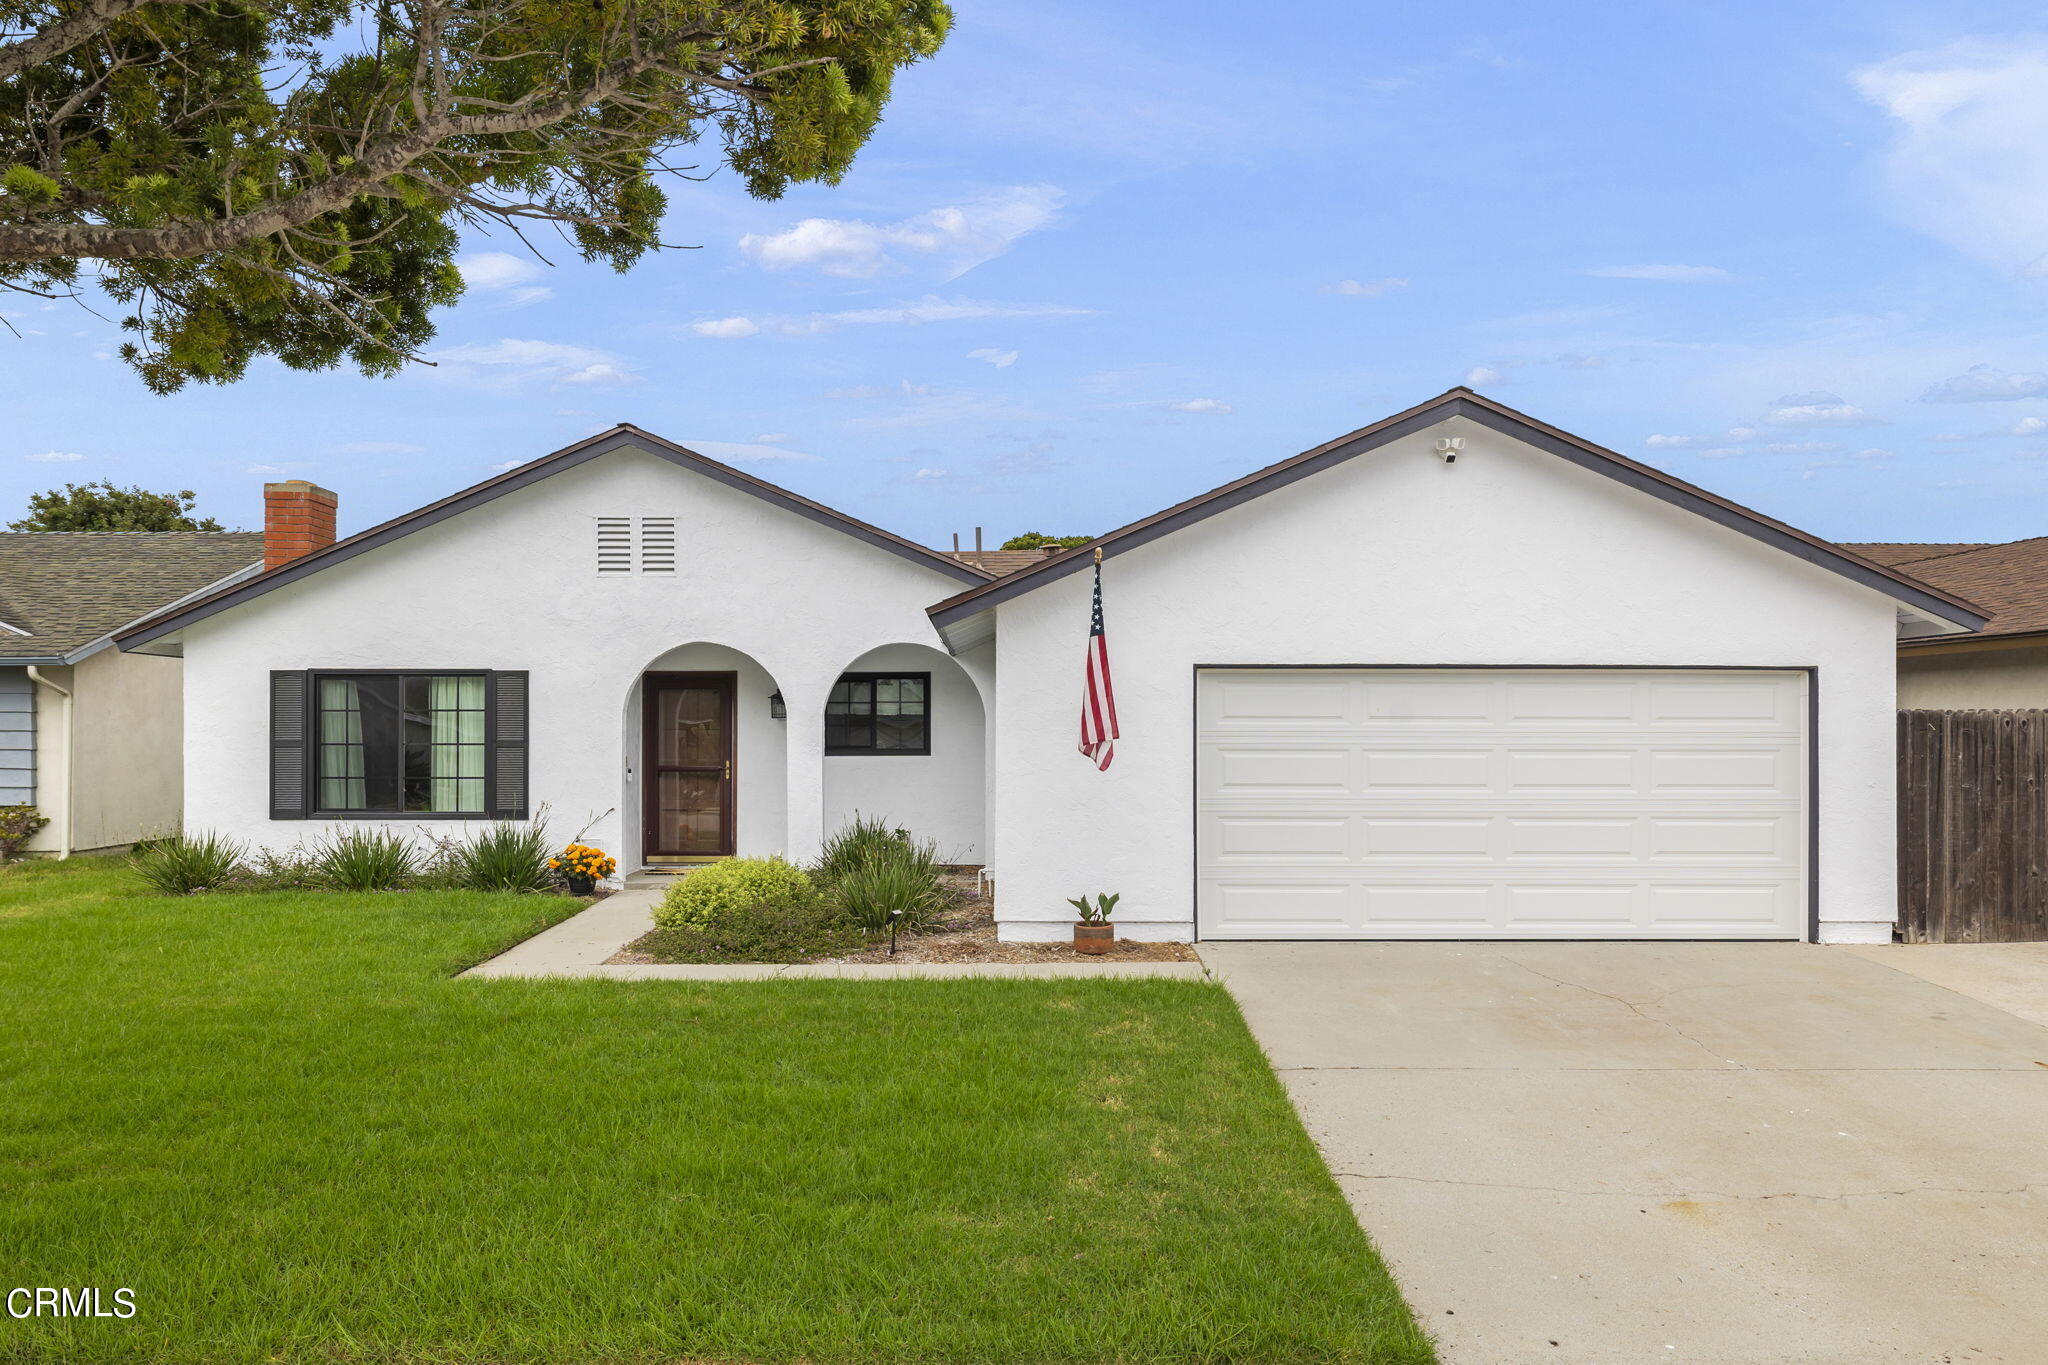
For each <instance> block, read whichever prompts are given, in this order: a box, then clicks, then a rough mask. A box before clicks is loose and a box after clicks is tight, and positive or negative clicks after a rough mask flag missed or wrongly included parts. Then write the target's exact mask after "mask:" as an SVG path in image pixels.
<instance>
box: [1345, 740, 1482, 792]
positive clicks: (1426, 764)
mask: <svg viewBox="0 0 2048 1365" xmlns="http://www.w3.org/2000/svg"><path fill="white" fill-rule="evenodd" d="M1498 757H1499V755H1498V753H1497V751H1496V750H1494V749H1493V748H1490V747H1489V748H1484V749H1385V748H1377V749H1367V750H1365V751H1364V753H1363V755H1362V758H1363V762H1362V765H1361V766H1362V769H1363V771H1364V773H1365V782H1364V786H1365V789H1366V790H1367V791H1370V792H1393V791H1414V792H1445V791H1450V790H1453V789H1460V788H1462V789H1464V790H1467V791H1490V790H1492V788H1493V785H1494V782H1495V778H1494V764H1495V763H1496V761H1497V760H1498Z"/></svg>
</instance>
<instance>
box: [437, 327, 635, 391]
mask: <svg viewBox="0 0 2048 1365" xmlns="http://www.w3.org/2000/svg"><path fill="white" fill-rule="evenodd" d="M427 358H428V359H430V360H433V361H435V362H436V363H437V364H439V365H440V367H441V373H443V374H444V375H446V376H447V377H449V378H450V379H456V380H467V381H470V382H475V383H482V384H487V385H491V386H494V387H515V386H520V385H526V384H534V383H543V384H592V385H603V386H609V385H614V384H630V383H633V382H635V381H637V380H638V379H639V377H640V376H638V375H636V374H634V373H633V372H632V370H631V369H630V368H629V367H628V366H627V365H626V363H625V362H624V361H622V360H620V359H619V358H618V357H617V356H614V355H609V354H607V353H606V352H604V351H594V350H591V349H590V348H588V347H585V346H565V345H563V344H562V343H560V342H555V341H522V340H519V339H517V338H513V337H506V338H505V339H503V340H501V341H494V342H491V343H490V344H489V345H482V346H455V347H451V348H449V349H448V350H445V351H434V352H430V353H429V355H428V357H427Z"/></svg>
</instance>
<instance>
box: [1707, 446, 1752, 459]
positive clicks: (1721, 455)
mask: <svg viewBox="0 0 2048 1365" xmlns="http://www.w3.org/2000/svg"><path fill="white" fill-rule="evenodd" d="M1743 453H1744V451H1743V449H1742V447H1741V446H1715V447H1713V448H1712V449H1711V450H1702V451H1701V452H1700V458H1701V459H1703V460H1725V459H1727V458H1728V457H1729V456H1730V455H1741V454H1743Z"/></svg>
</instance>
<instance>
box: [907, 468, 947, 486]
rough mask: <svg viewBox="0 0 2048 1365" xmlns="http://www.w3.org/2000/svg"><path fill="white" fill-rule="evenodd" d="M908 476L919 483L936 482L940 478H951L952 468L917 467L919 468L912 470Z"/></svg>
mask: <svg viewBox="0 0 2048 1365" xmlns="http://www.w3.org/2000/svg"><path fill="white" fill-rule="evenodd" d="M910 477H911V478H912V479H915V480H916V481H918V482H919V483H936V482H938V481H939V480H940V479H950V478H952V477H953V471H952V470H950V469H930V468H926V469H919V470H917V471H915V472H913V473H912V474H911V475H910Z"/></svg>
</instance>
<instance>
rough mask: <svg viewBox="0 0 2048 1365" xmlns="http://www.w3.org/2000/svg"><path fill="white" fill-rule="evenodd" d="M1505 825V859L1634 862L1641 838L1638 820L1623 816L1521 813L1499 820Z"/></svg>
mask: <svg viewBox="0 0 2048 1365" xmlns="http://www.w3.org/2000/svg"><path fill="white" fill-rule="evenodd" d="M1502 823H1503V824H1504V825H1505V826H1506V828H1507V847H1506V849H1505V850H1504V853H1505V857H1506V860H1507V861H1510V862H1512V861H1515V860H1518V859H1522V858H1591V859H1595V860H1601V861H1606V860H1614V859H1620V860H1624V861H1633V860H1634V859H1635V857H1636V856H1637V848H1638V845H1639V843H1640V841H1641V822H1639V821H1636V820H1630V819H1626V818H1609V819H1594V818H1589V817H1585V816H1548V815H1543V816H1521V817H1516V818H1513V819H1509V820H1505V821H1503V822H1502Z"/></svg>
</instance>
